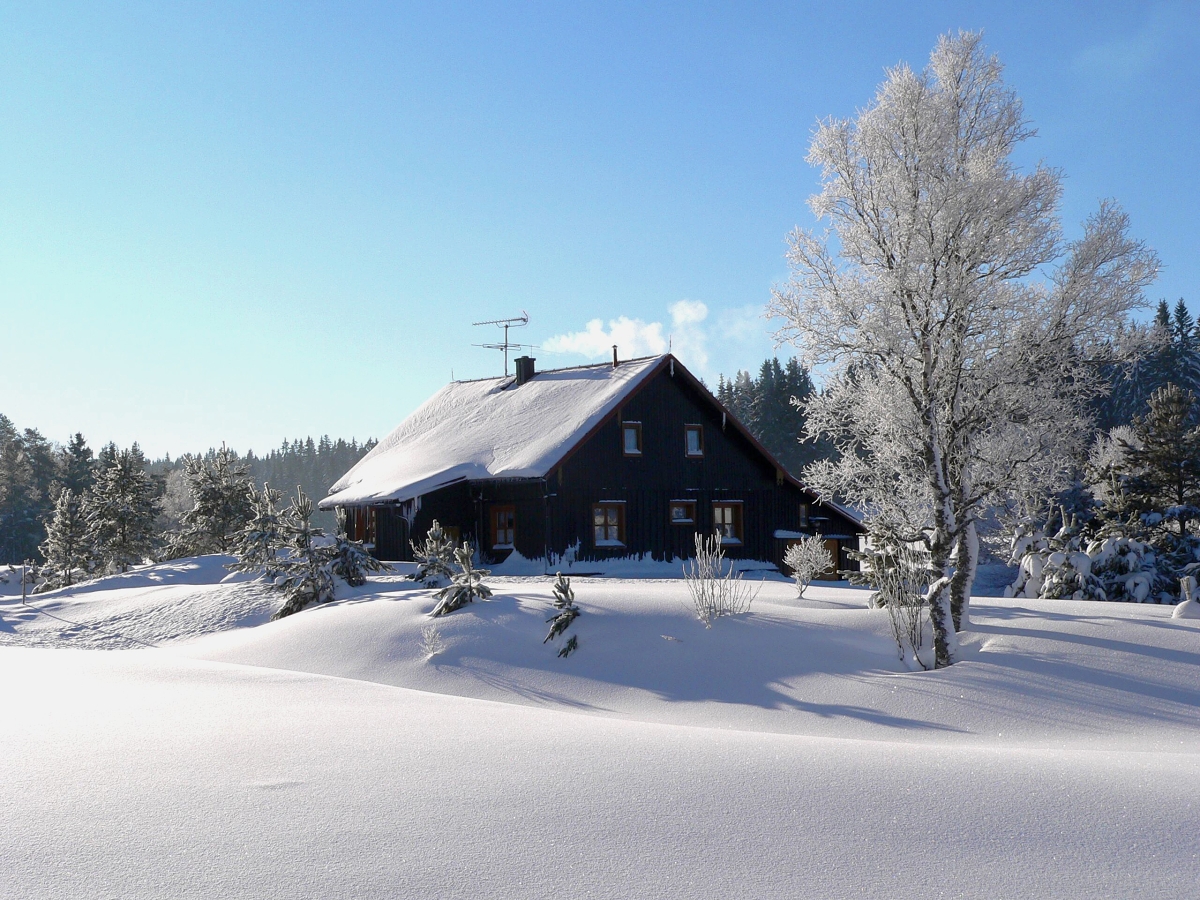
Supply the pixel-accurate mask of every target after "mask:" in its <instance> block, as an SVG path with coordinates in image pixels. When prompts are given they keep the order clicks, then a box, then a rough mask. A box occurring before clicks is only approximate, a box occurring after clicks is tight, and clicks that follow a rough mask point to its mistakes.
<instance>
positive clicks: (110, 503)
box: [85, 443, 158, 572]
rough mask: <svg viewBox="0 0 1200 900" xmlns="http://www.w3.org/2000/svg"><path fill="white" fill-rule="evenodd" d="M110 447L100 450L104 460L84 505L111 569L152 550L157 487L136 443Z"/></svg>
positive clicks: (103, 559)
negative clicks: (118, 448) (109, 451)
mask: <svg viewBox="0 0 1200 900" xmlns="http://www.w3.org/2000/svg"><path fill="white" fill-rule="evenodd" d="M109 447H111V448H112V452H111V453H108V452H107V451H108V449H109V448H105V451H102V454H101V455H102V459H105V460H106V464H105V465H104V467H103V468H102V469H101V470H100V471H99V473H98V474H97V476H96V483H95V486H94V487H93V489H92V494H91V497H90V499H89V500H88V502H87V503H86V504H85V507H86V511H87V521H88V526H89V528H90V530H91V537H92V541H93V543H94V546H95V549H96V554H97V557H98V559H99V561H100V564H101V565H102V566H104V567H105V568H106V569H107V570H108V571H110V572H125V571H128V569H129V567H130V566H131V565H136V564H137V563H140V562H143V561H144V560H145V559H146V558H147V557H149V556H150V555H151V554H152V553H153V551H154V546H155V543H156V535H155V532H154V517H155V515H156V514H157V511H158V510H157V498H158V488H157V485H156V484H155V483H154V479H153V478H151V477H150V474H149V473H148V472H147V471H146V458H145V456H143V455H142V451H141V448H140V447H138V445H137V444H136V443H135V444H134V445H133V446H132V447H130V448H129V449H128V450H117V449H116V447H115V446H113V445H111V444H110V445H109Z"/></svg>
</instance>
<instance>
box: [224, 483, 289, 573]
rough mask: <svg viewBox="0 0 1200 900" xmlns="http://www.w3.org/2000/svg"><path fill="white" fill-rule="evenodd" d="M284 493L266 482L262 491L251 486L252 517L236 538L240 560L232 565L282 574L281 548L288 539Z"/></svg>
mask: <svg viewBox="0 0 1200 900" xmlns="http://www.w3.org/2000/svg"><path fill="white" fill-rule="evenodd" d="M282 496H283V494H282V493H280V492H279V491H277V490H275V489H274V488H273V487H271V485H269V484H264V485H263V487H262V490H261V491H256V490H254V486H253V485H251V487H250V507H251V510H252V513H251V516H250V520H249V521H248V522H247V523H246V525H245V527H244V528H243V529H242V531H241V533H240V534H238V535H237V536H236V537H235V539H234V541H233V547H232V552H233V555H234V556H235V557H236V558H237V562H234V563H230V564H229V566H228V568H230V569H232V570H233V571H235V572H250V573H254V574H260V575H265V576H266V577H267V578H274V577H275V576H276V575H278V574H279V551H280V550H281V549H283V546H284V543H285V537H284V531H283V520H282V517H281V516H280V514H279V509H278V506H277V504H278V503H279V500H280V498H281V497H282Z"/></svg>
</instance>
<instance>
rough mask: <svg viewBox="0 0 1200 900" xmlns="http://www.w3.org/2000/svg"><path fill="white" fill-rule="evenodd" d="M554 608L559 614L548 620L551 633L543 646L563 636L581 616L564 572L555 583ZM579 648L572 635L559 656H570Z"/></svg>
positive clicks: (569, 582) (547, 635) (559, 652)
mask: <svg viewBox="0 0 1200 900" xmlns="http://www.w3.org/2000/svg"><path fill="white" fill-rule="evenodd" d="M553 606H554V608H555V609H556V610H557V612H556V613H555V614H554V615H552V616H551V617H550V618H549V619H547V620H546V621H547V622H549V623H550V631H549V632H548V633H547V634H546V639H545V640H544V641H542V643H543V644H545V643H548V642H550V641H552V640H554V639H555V638H556V637H558V636H559V635H561V634H563V632H565V631H566V630H567V629H568V628H570V627H571V623H572V622H574V621H575V619H576V618H577V617H578V616H579V612H580V610H579V607H578V606H576V605H575V591H573V590H572V589H571V580H570V579H569V578H564V577H563V573H562V572H559V573H558V578H557V579H555V581H554V600H553ZM578 647H579V641H578V640H577V639H576V637H575V635H571V638H570V640H568V641H567V643H566V644H565V645H564V646H563V648H562V649H561V650H559V651H558V655H559V656H563V657H566V656H570V655H571V654H572V653H573V652H574V651H575V650H576V649H578Z"/></svg>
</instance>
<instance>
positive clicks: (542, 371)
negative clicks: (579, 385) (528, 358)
mask: <svg viewBox="0 0 1200 900" xmlns="http://www.w3.org/2000/svg"><path fill="white" fill-rule="evenodd" d="M669 355H670V354H667V353H654V354H651V355H649V356H633V357H630V358H629V359H622V360H619V363H620V365H618V366H617V367H616V368H620V366H621V365H625V364H626V363H636V362H646V361H647V360H650V359H662V358H663V357H664V356H669ZM602 368H608V369H611V368H614V366H613V364H612V363H611V362H607V361H605V362H598V363H585V364H583V365H581V366H562V367H560V368H557V369H538V370H537V371H536V372H534V373H533V377H534V378H537V376H539V375H549V374H550V373H552V372H575V371H578V370H580V369H602ZM513 378H516V376H515V375H491V376H488V377H485V378H459V379H456V380H455V381H451V382H449V383H450V384H476V383H478V382H480V381H504V380H505V379H513Z"/></svg>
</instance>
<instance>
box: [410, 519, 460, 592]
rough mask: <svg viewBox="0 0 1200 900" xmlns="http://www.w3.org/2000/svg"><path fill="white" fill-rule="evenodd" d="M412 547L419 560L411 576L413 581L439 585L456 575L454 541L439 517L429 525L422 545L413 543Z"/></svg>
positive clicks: (414, 555)
mask: <svg viewBox="0 0 1200 900" xmlns="http://www.w3.org/2000/svg"><path fill="white" fill-rule="evenodd" d="M412 549H413V558H414V559H416V561H417V571H416V572H414V573H413V575H412V576H411V577H412V579H413V581H419V582H421V583H422V584H423V585H425V587H439V586H441V584H442V583H443V582H444V581H449V580H450V579H451V578H452V577H453V576H454V569H453V568H451V562H452V560H453V559H454V542H453V541H451V540H450V537H449V535H447V534H446V532H445V531H444V530H443V529H442V525H441V523H440V522H438V520H437V519H434V520H433V524H432V525H431V526H429V532H428V533H427V534H426V535H425V542H424V543H423V544H421V545H420V546H417V544H416V543H413V544H412Z"/></svg>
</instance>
